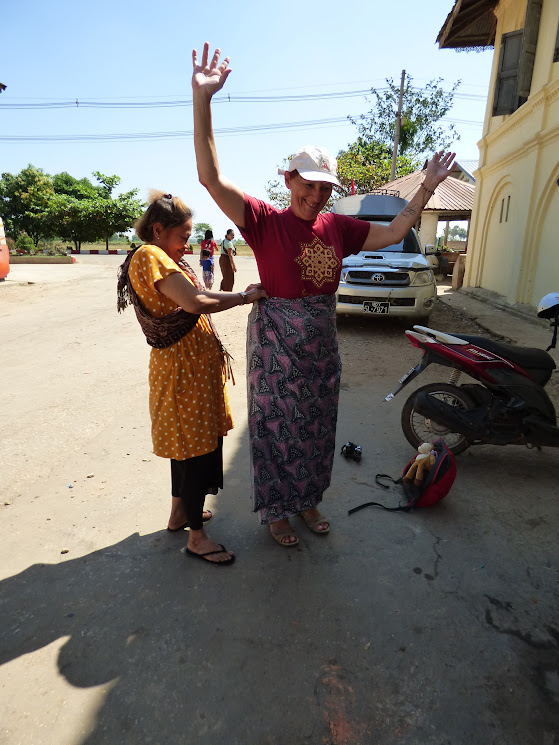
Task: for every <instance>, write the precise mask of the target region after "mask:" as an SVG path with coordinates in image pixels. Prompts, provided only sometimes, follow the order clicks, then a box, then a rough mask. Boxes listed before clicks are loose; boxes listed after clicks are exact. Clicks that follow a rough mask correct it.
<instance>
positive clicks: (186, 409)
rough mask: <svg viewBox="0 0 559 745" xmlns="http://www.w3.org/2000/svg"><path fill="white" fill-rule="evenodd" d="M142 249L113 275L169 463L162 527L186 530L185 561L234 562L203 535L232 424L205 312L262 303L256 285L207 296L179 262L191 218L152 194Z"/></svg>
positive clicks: (155, 436)
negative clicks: (137, 341) (141, 342)
mask: <svg viewBox="0 0 559 745" xmlns="http://www.w3.org/2000/svg"><path fill="white" fill-rule="evenodd" d="M135 227H136V233H137V235H138V237H139V238H140V239H141V240H142V242H143V245H141V246H140V247H139V248H137V249H135V250H134V251H133V252H131V253H130V254H129V255H128V257H127V259H126V261H125V262H124V264H123V265H122V267H121V269H120V272H119V282H118V291H119V292H118V295H119V299H118V309H119V311H120V310H123V309H124V308H125V307H126V305H128V304H129V303H132V304H133V305H134V309H135V311H136V316H137V318H138V321H139V322H140V325H141V327H142V331H143V332H144V334H145V336H146V340H147V342H148V344H150V345H151V346H152V350H151V356H150V362H149V409H150V416H151V425H152V427H151V430H152V440H153V452H154V453H155V455H159V456H161V457H162V458H170V460H171V486H172V506H171V515H170V518H169V523H168V530H170V531H173V532H174V531H178V530H183V529H184V528H185V527H189V528H190V531H189V537H188V545H187V547H186V555H187V556H193V557H196V558H201V559H203V560H205V561H207V562H209V563H212V564H215V565H217V566H225V565H228V564H232V563H233V561H234V560H235V556H234V554H233V553H232V552H231V551H228V550H227V549H225V548H224V546H223V545H222V544H218V543H215V542H214V541H212V540H211V539H210V538H209V537H208V536H207V535H206V533H205V531H204V527H203V522H205V521H207V520H209V519H210V517H211V513H210V512H209V510H204V500H205V497H206V495H207V494H217V491H218V489H219V488H222V487H223V462H222V439H223V437H224V436H225V435H226V434H227V432H228V430H230V429H232V427H233V421H232V418H231V409H230V406H229V397H228V394H227V389H226V380H227V371H228V367H229V363H228V355H227V353H226V351H225V350H224V348H223V346H222V345H221V342H220V341H219V338H218V337H217V334H216V332H215V329H214V327H213V323H212V321H211V319H210V316H209V314H211V313H218V312H220V311H224V310H229V309H230V308H233V307H235V306H236V305H243V304H244V303H253V302H255V301H256V300H259V299H261V298H264V297H266V296H267V295H266V292H265V290H264V289H263V288H262V286H261V285H249V286H248V287H247V289H246V290H245V291H244V292H235V293H234V292H208V291H205V290H204V289H203V287H202V285H201V284H200V282H199V281H198V279H197V277H196V274H195V273H194V271H193V270H192V269H191V267H189V266H188V264H187V263H186V262H185V261H184V259H183V256H184V254H185V252H186V251H187V249H188V240H189V238H190V234H191V232H192V212H191V210H190V209H189V208H188V207H187V206H186V205H185V204H184V203H183V202H182V201H181V200H180V199H179V198H177V197H173V196H172V195H171V194H164V193H163V192H152V193H151V194H150V205H149V207H148V209H147V210H146V212H145V213H144V214H143V215H142V217H141V218H140V219H139V220H138V222H137V224H136V226H135Z"/></svg>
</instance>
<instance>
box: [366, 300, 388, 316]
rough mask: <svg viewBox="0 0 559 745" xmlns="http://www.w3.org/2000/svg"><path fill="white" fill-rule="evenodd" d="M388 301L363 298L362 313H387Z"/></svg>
mask: <svg viewBox="0 0 559 745" xmlns="http://www.w3.org/2000/svg"><path fill="white" fill-rule="evenodd" d="M389 308H390V303H380V302H378V300H365V302H364V303H363V313H376V314H379V313H381V314H382V313H388V309H389Z"/></svg>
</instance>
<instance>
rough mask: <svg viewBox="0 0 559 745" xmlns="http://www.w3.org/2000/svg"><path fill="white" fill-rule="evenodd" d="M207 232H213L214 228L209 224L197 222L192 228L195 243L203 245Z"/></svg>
mask: <svg viewBox="0 0 559 745" xmlns="http://www.w3.org/2000/svg"><path fill="white" fill-rule="evenodd" d="M206 230H212V226H211V225H208V223H207V222H197V223H195V224H194V225H193V226H192V237H193V239H194V243H201V242H202V241H203V240H204V236H205V233H206ZM212 233H213V230H212ZM214 237H215V236H214Z"/></svg>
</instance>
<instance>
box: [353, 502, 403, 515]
mask: <svg viewBox="0 0 559 745" xmlns="http://www.w3.org/2000/svg"><path fill="white" fill-rule="evenodd" d="M363 507H382V509H383V510H387V512H408V511H409V510H411V507H410V505H409V504H400V505H398V507H386V505H384V504H381V503H380V502H364V503H363V504H360V505H359V506H358V507H353V509H351V510H348V511H347V514H348V515H353V513H354V512H358V511H359V510H362V509H363Z"/></svg>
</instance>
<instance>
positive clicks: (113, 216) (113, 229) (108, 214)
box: [89, 172, 144, 250]
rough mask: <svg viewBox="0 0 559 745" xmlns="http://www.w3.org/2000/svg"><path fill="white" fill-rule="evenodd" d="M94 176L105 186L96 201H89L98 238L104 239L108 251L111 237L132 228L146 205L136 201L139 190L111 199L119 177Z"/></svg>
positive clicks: (98, 174)
mask: <svg viewBox="0 0 559 745" xmlns="http://www.w3.org/2000/svg"><path fill="white" fill-rule="evenodd" d="M94 176H96V177H97V179H98V180H99V181H100V182H101V184H102V185H103V192H102V194H101V195H100V196H99V197H97V198H96V199H93V200H89V201H90V208H91V212H92V215H94V216H95V217H94V219H95V220H96V222H97V228H98V232H97V236H98V237H99V238H103V239H104V241H105V246H106V248H107V250H108V249H109V238H110V237H111V235H113V233H124V232H125V231H126V230H128V229H129V228H131V227H132V225H133V224H134V222H135V221H136V220H137V219H138V217H140V215H141V214H142V212H143V209H144V205H143V204H142V202H140V200H139V199H136V195H137V194H138V189H132V190H131V191H127V192H126V193H125V194H120V195H119V196H118V197H116V198H114V199H113V198H112V197H111V193H112V191H113V189H114V187H115V186H116V185H117V184H118V183H120V178H119V177H118V176H103V174H100V173H98V172H96V173H94Z"/></svg>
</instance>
